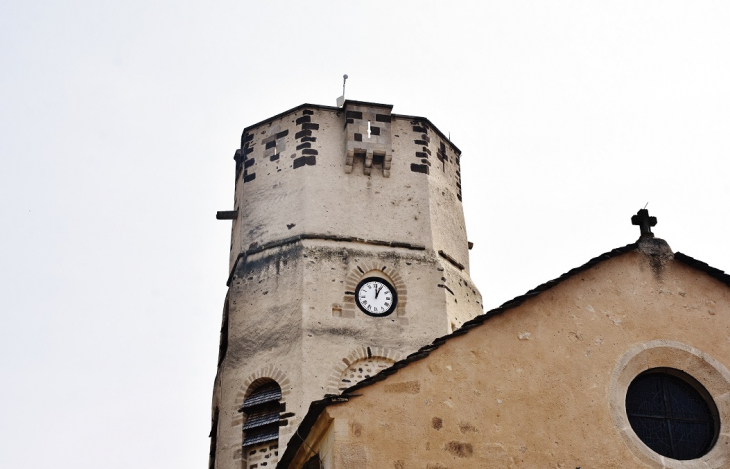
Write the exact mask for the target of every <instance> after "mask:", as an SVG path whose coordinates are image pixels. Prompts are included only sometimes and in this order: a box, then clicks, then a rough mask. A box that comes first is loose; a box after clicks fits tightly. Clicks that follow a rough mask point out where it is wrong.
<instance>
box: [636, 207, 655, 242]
mask: <svg viewBox="0 0 730 469" xmlns="http://www.w3.org/2000/svg"><path fill="white" fill-rule="evenodd" d="M631 224H632V225H639V226H640V227H641V237H642V238H646V237H648V238H653V237H654V233H652V232H651V227H652V226H656V217H650V216H649V211H648V210H647V209H645V208H642V209H641V210H639V211H638V212H636V215H634V216H632V217H631Z"/></svg>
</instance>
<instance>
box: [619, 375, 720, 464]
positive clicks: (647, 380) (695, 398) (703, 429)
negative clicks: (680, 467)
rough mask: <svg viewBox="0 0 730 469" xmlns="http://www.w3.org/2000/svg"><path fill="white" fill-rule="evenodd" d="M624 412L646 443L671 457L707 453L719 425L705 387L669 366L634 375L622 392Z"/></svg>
mask: <svg viewBox="0 0 730 469" xmlns="http://www.w3.org/2000/svg"><path fill="white" fill-rule="evenodd" d="M626 414H627V415H628V417H629V423H631V428H633V429H634V432H635V433H636V435H637V436H638V437H639V438H640V439H641V441H643V442H644V443H645V444H646V446H648V447H649V448H651V449H653V450H654V451H656V452H657V453H659V454H661V455H662V456H666V457H669V458H672V459H682V460H686V459H696V458H699V457H702V456H704V455H705V454H707V453H708V452H709V451H710V449H712V446H713V445H714V444H715V441H716V440H717V434H718V430H719V426H720V425H719V424H720V419H719V417H718V413H717V407H716V406H715V403H714V402H713V401H712V398H711V397H710V394H709V393H708V392H707V390H706V389H705V388H704V387H703V386H702V385H701V384H700V383H699V382H697V380H695V379H694V378H692V377H691V376H689V375H687V374H686V373H683V372H681V371H679V370H675V369H672V368H654V369H652V370H649V371H646V372H644V373H642V374H640V375H639V376H637V377H636V379H634V381H632V382H631V385H630V386H629V389H628V391H627V392H626Z"/></svg>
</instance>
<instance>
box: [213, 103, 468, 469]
mask: <svg viewBox="0 0 730 469" xmlns="http://www.w3.org/2000/svg"><path fill="white" fill-rule="evenodd" d="M391 110H392V106H390V105H383V104H376V103H366V102H358V101H346V102H345V104H344V106H343V107H342V108H336V107H329V106H319V105H311V104H303V105H301V106H297V107H295V108H293V109H291V110H289V111H286V112H283V113H281V114H278V115H276V116H273V117H270V118H268V119H266V120H264V121H262V122H259V123H258V124H254V125H252V126H249V127H246V128H245V129H244V131H243V137H242V139H241V148H240V149H239V150H237V151H236V155H235V157H234V158H235V161H236V189H235V199H234V207H235V210H233V211H231V212H219V218H227V219H232V220H233V229H232V235H231V254H230V265H229V269H230V276H229V279H228V286H229V291H228V295H227V296H226V300H225V304H224V309H223V327H222V330H221V348H220V355H219V360H218V373H217V375H216V380H215V386H214V392H213V428H212V431H211V467H214V468H218V469H233V468H236V469H243V468H245V469H254V468H257V469H262V468H267V469H268V468H271V467H275V466H276V461H277V459H278V447H283V446H284V445H286V443H287V442H288V440H289V439H290V438H291V437H292V435H293V433H294V431H295V430H296V428H297V426H298V425H299V423H300V422H301V419H302V417H303V416H304V414H305V413H306V410H307V408H308V406H309V404H310V402H312V401H314V400H318V399H321V398H322V397H323V396H324V395H325V394H332V393H339V392H340V391H341V390H342V389H345V388H347V387H349V386H351V385H353V384H355V383H356V382H357V381H358V380H360V379H363V378H365V377H367V376H369V375H371V374H375V373H377V372H378V371H380V370H381V369H383V368H386V367H388V366H390V365H391V364H392V363H394V361H396V360H398V359H400V358H403V357H405V356H406V355H408V354H409V353H411V352H413V351H415V350H417V349H418V348H419V347H421V346H423V345H426V344H428V343H430V342H431V341H432V340H433V339H435V338H437V337H440V336H442V335H445V334H448V333H450V332H452V331H453V330H454V329H456V328H458V327H460V326H461V324H463V323H464V322H466V321H468V320H469V319H471V318H473V317H474V316H476V315H478V314H481V312H482V304H481V296H480V294H479V292H478V290H477V289H476V287H475V286H474V285H473V284H472V282H471V279H470V278H469V253H468V244H469V243H468V241H467V238H466V229H465V225H464V215H463V210H462V205H461V175H460V164H459V163H460V155H461V152H460V151H459V149H458V148H456V146H454V145H453V144H452V143H451V142H450V141H449V139H448V138H446V137H445V136H444V135H443V134H442V133H441V132H440V131H439V130H438V129H437V128H436V127H435V126H434V125H432V124H431V123H430V122H429V121H428V120H427V119H425V118H422V117H413V116H404V115H396V114H393V113H392V112H391ZM370 277H375V278H379V279H382V280H384V281H385V282H387V283H389V284H390V285H391V286H392V287H393V288H394V289H395V291H396V294H397V304H396V305H395V306H394V309H393V310H392V311H391V312H390V314H386V315H384V316H379V317H375V316H372V315H368V314H364V313H363V311H361V310H360V309H359V308H358V306H357V305H356V302H355V291H356V288H357V286H358V284H359V282H360V281H361V280H362V279H365V278H370Z"/></svg>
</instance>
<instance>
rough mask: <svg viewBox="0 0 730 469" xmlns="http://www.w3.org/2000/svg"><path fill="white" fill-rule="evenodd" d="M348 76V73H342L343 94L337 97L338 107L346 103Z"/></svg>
mask: <svg viewBox="0 0 730 469" xmlns="http://www.w3.org/2000/svg"><path fill="white" fill-rule="evenodd" d="M348 78H349V77H348V76H347V73H345V74H344V75H342V96H340V97H339V98H337V107H342V105H343V104H345V84H346V83H347V79H348Z"/></svg>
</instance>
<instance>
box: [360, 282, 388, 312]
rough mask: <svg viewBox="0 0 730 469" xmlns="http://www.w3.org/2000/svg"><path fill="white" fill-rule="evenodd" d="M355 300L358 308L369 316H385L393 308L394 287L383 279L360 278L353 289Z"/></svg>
mask: <svg viewBox="0 0 730 469" xmlns="http://www.w3.org/2000/svg"><path fill="white" fill-rule="evenodd" d="M355 301H356V302H357V306H358V307H359V308H360V310H361V311H362V312H363V313H365V314H369V315H370V316H387V315H388V314H390V313H392V312H393V311H394V310H395V305H396V302H397V301H398V300H397V296H396V293H395V289H394V288H393V287H392V286H391V285H390V284H389V283H388V282H386V281H385V280H383V279H381V278H378V277H370V278H366V279H364V280H362V281H361V282H360V283H359V284H358V286H357V289H356V290H355Z"/></svg>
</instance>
